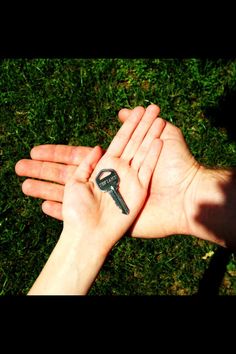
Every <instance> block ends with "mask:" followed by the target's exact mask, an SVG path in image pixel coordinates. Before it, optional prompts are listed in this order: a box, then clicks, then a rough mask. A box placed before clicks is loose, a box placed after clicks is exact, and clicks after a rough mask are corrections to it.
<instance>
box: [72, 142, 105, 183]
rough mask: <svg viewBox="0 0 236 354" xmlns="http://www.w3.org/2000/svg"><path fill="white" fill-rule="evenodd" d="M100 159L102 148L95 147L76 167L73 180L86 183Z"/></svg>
mask: <svg viewBox="0 0 236 354" xmlns="http://www.w3.org/2000/svg"><path fill="white" fill-rule="evenodd" d="M101 157H102V148H101V147H100V146H95V147H94V148H93V150H91V151H90V153H89V154H88V155H87V156H86V157H85V159H84V160H83V161H82V162H81V163H80V165H79V166H78V167H77V169H76V171H75V173H74V176H73V178H75V179H78V180H79V181H80V182H87V181H88V179H89V177H90V176H91V174H92V172H93V170H94V168H95V166H96V164H97V163H98V161H99V160H100V158H101Z"/></svg>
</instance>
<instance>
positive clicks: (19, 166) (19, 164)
mask: <svg viewBox="0 0 236 354" xmlns="http://www.w3.org/2000/svg"><path fill="white" fill-rule="evenodd" d="M22 161H23V160H20V161H18V162H17V163H16V164H15V173H16V174H17V175H19V176H22V175H23V173H24V172H23V170H24V165H23V162H22Z"/></svg>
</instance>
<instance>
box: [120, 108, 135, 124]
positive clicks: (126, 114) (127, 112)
mask: <svg viewBox="0 0 236 354" xmlns="http://www.w3.org/2000/svg"><path fill="white" fill-rule="evenodd" d="M132 111H133V110H132V109H129V108H122V109H121V110H120V111H119V112H118V118H119V120H120V121H121V122H122V123H124V122H125V121H126V119H128V118H129V116H130V114H131V113H132Z"/></svg>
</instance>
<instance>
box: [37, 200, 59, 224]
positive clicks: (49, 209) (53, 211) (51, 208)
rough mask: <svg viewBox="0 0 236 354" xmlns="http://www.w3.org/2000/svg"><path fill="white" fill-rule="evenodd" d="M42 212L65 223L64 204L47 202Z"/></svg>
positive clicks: (44, 203)
mask: <svg viewBox="0 0 236 354" xmlns="http://www.w3.org/2000/svg"><path fill="white" fill-rule="evenodd" d="M42 210H43V212H44V213H45V214H47V215H48V216H51V217H52V218H55V219H58V220H61V221H63V215H62V203H57V202H52V201H49V200H46V201H45V202H43V204H42Z"/></svg>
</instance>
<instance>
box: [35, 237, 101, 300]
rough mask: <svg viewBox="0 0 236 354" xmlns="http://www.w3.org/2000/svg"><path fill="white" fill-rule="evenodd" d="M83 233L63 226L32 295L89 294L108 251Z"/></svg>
mask: <svg viewBox="0 0 236 354" xmlns="http://www.w3.org/2000/svg"><path fill="white" fill-rule="evenodd" d="M77 236H78V237H77ZM80 236H81V235H71V234H68V231H65V230H63V232H62V234H61V236H60V239H59V241H58V243H57V244H56V246H55V248H54V250H53V252H52V253H51V255H50V257H49V259H48V261H47V263H46V264H45V266H44V268H43V270H42V271H41V273H40V275H39V276H38V278H37V280H36V281H35V283H34V284H33V286H32V288H31V289H30V291H29V293H28V295H85V294H87V292H88V291H89V289H90V287H91V285H92V283H93V282H94V280H95V278H96V276H97V274H98V273H99V270H100V269H101V267H102V265H103V262H104V260H105V258H106V255H105V254H104V253H103V252H101V251H100V250H98V249H96V248H95V247H93V246H92V245H91V247H90V245H89V244H88V243H85V242H84V239H86V238H84V237H80Z"/></svg>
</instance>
